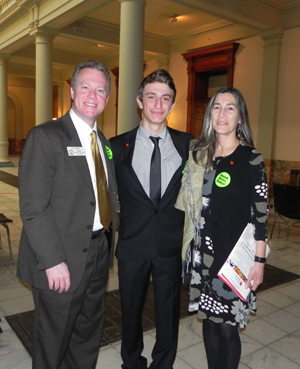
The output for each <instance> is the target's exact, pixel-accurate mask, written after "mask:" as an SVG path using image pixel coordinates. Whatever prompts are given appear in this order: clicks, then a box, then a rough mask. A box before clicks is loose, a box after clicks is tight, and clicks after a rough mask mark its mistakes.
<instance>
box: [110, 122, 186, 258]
mask: <svg viewBox="0 0 300 369" xmlns="http://www.w3.org/2000/svg"><path fill="white" fill-rule="evenodd" d="M137 129H138V128H135V129H133V130H132V131H130V132H127V133H124V134H122V135H120V136H117V137H114V138H112V139H111V140H110V141H111V145H112V149H113V156H114V161H115V168H116V176H117V183H118V194H119V200H120V205H121V211H120V229H119V239H118V244H117V251H116V256H117V258H118V259H120V260H147V259H152V258H154V257H156V256H157V255H159V256H162V257H170V256H174V255H179V254H180V253H181V248H182V234H183V222H184V213H183V212H182V211H180V210H177V209H175V208H174V203H175V201H176V198H177V195H178V191H179V188H180V185H181V177H182V172H183V169H184V166H185V162H186V160H187V159H188V150H189V142H190V140H191V139H192V136H191V135H190V134H188V133H184V132H179V131H176V130H174V129H171V128H167V129H168V131H169V133H170V135H171V138H172V140H173V143H174V145H175V147H176V149H177V151H178V153H179V155H180V156H181V158H182V163H181V166H180V167H179V168H178V169H177V171H176V172H175V174H174V176H173V177H172V179H171V181H170V183H169V185H168V187H167V189H166V191H165V193H164V195H163V197H162V198H161V200H160V202H159V205H158V208H157V209H156V208H155V206H154V204H153V203H152V201H151V200H150V199H149V197H148V195H147V194H146V193H145V191H144V189H143V187H142V185H141V183H140V181H139V179H138V178H137V175H136V173H135V171H134V169H133V167H132V157H133V152H134V146H135V140H136V134H137Z"/></svg>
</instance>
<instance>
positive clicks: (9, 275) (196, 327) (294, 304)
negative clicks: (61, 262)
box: [0, 158, 300, 369]
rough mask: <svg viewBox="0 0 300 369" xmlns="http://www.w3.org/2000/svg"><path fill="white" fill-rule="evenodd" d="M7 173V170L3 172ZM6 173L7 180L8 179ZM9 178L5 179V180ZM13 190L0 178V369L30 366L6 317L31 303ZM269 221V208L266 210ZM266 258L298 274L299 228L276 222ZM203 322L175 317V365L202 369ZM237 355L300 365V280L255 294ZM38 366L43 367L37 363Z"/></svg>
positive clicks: (109, 360) (272, 364)
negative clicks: (21, 265) (19, 263)
mask: <svg viewBox="0 0 300 369" xmlns="http://www.w3.org/2000/svg"><path fill="white" fill-rule="evenodd" d="M11 160H12V161H13V162H14V163H15V166H14V167H11V168H0V169H1V170H2V171H4V172H5V173H8V174H11V175H13V176H16V175H17V173H18V158H11ZM8 177H10V176H7V178H8ZM12 179H13V178H12V177H10V178H8V180H12ZM8 180H7V181H6V182H8ZM18 202H19V197H18V190H17V188H16V187H15V186H14V185H13V182H9V183H5V182H3V181H1V180H0V213H4V214H5V215H6V216H7V217H8V218H10V219H13V223H12V224H11V225H10V230H11V240H12V248H13V256H14V261H13V262H12V263H11V262H10V261H9V256H8V248H7V240H6V234H5V229H4V228H3V227H1V229H0V231H1V236H2V241H3V248H2V250H1V249H0V318H1V319H2V322H1V323H0V324H1V327H2V329H3V333H2V334H0V369H30V368H31V357H30V355H29V354H28V352H27V351H26V349H25V348H24V347H23V345H22V344H21V342H20V341H19V339H18V338H17V336H16V335H15V333H14V332H13V331H12V329H11V328H10V326H9V324H8V323H7V322H6V320H5V318H4V317H5V316H8V315H13V314H17V313H21V312H25V311H29V310H32V309H33V302H32V297H31V292H30V290H29V289H28V288H27V286H25V285H23V284H21V283H20V282H19V280H18V279H17V277H16V260H17V254H18V243H19V239H20V231H21V227H22V222H21V220H20V217H19V204H18ZM270 221H272V214H271V215H270ZM270 246H271V250H272V251H271V254H270V256H269V258H268V264H270V265H273V266H275V267H278V268H281V269H284V270H288V271H290V272H293V273H296V274H298V275H300V229H298V228H291V230H290V234H289V236H287V235H286V230H285V228H284V227H283V226H282V227H281V233H280V234H278V226H276V230H275V233H274V236H273V239H272V241H270ZM117 288H118V280H117V270H116V267H115V268H114V269H113V270H111V272H110V277H109V285H108V290H110V291H113V290H116V289H117ZM201 331H202V325H201V322H199V321H198V320H197V319H196V318H195V316H194V315H192V316H188V317H185V318H183V319H181V321H180V330H179V346H178V352H177V357H176V361H175V364H174V369H192V368H195V369H206V368H207V364H206V358H205V351H204V346H203V339H202V332H201ZM241 340H242V358H241V363H240V366H239V369H249V368H251V369H283V368H284V369H296V368H298V369H299V368H300V349H299V348H300V280H299V279H298V280H296V281H293V282H290V283H287V284H284V285H280V286H277V287H273V288H271V289H269V290H267V291H263V292H260V293H259V294H258V312H257V315H256V316H255V317H251V321H250V324H249V325H248V326H247V328H246V329H245V330H243V331H242V332H241ZM154 342H155V330H154V329H152V330H149V331H147V332H145V334H144V343H145V349H144V355H145V356H146V357H147V358H148V359H149V361H150V360H151V350H152V347H153V344H154ZM120 366H121V358H120V341H116V342H114V343H111V344H109V345H107V346H105V347H103V348H101V350H100V353H99V359H98V364H97V369H109V368H114V369H117V368H120ZM41 369H42V368H41Z"/></svg>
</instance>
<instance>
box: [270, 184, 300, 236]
mask: <svg viewBox="0 0 300 369" xmlns="http://www.w3.org/2000/svg"><path fill="white" fill-rule="evenodd" d="M272 190H273V194H272V195H273V203H274V211H275V217H274V221H273V225H272V230H271V235H270V239H271V238H272V235H273V230H274V227H275V224H276V223H282V224H286V225H287V227H288V228H287V235H289V228H290V226H295V227H299V228H300V225H298V224H299V223H300V187H299V186H290V185H286V184H279V183H273V184H272Z"/></svg>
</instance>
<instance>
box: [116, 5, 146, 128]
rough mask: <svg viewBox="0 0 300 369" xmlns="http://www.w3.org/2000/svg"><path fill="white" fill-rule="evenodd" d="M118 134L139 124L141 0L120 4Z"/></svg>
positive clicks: (142, 64)
mask: <svg viewBox="0 0 300 369" xmlns="http://www.w3.org/2000/svg"><path fill="white" fill-rule="evenodd" d="M120 3H121V22H120V59H119V98H118V130H117V131H118V134H120V133H123V132H125V131H128V130H130V129H132V128H134V127H136V126H137V125H138V124H139V121H140V116H139V110H138V106H137V103H136V96H137V89H138V87H139V84H140V83H141V81H142V79H143V68H144V61H143V55H144V17H145V4H146V2H145V0H120Z"/></svg>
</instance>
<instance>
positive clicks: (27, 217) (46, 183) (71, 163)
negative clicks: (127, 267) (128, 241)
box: [17, 113, 117, 292]
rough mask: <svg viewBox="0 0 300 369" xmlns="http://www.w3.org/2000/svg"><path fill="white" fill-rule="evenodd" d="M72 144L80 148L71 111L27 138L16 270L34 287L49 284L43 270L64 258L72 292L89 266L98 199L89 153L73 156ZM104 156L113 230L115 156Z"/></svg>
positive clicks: (20, 176)
mask: <svg viewBox="0 0 300 369" xmlns="http://www.w3.org/2000/svg"><path fill="white" fill-rule="evenodd" d="M98 135H99V138H100V141H101V143H102V146H103V149H104V153H105V152H106V149H105V146H107V147H110V144H109V142H108V141H107V140H106V139H105V137H104V136H103V134H102V133H101V132H100V131H98ZM68 147H81V142H80V139H79V136H78V134H77V131H76V129H75V126H74V124H73V122H72V120H71V117H70V115H69V113H67V114H66V115H64V116H63V117H62V118H60V119H58V120H57V121H51V122H47V123H44V124H41V125H39V126H37V127H35V128H33V129H32V130H31V131H30V133H29V134H28V137H27V139H26V144H25V147H24V150H23V153H22V156H21V159H20V169H19V191H20V212H21V218H22V221H23V230H22V235H21V240H20V248H19V258H18V268H17V275H18V277H19V278H21V279H22V280H24V281H25V282H27V283H29V284H31V285H32V286H34V287H36V288H40V289H48V281H47V277H46V273H45V269H47V268H50V267H53V266H55V265H57V264H60V263H62V262H66V263H67V265H68V268H69V271H70V275H71V287H70V290H69V292H72V291H74V290H75V289H76V288H77V287H78V285H79V283H80V281H81V279H82V276H83V273H84V270H85V266H86V259H87V249H88V247H89V244H90V241H91V234H92V231H93V221H94V214H95V205H96V201H95V194H94V190H93V185H92V181H91V177H90V172H89V168H88V164H87V161H86V158H85V156H71V155H69V154H68V150H67V148H68ZM105 157H106V165H107V170H108V181H109V194H110V200H111V205H112V210H113V223H112V224H113V231H112V234H114V231H115V225H116V207H117V205H116V202H117V201H116V196H117V195H116V193H117V187H116V181H115V172H114V165H113V160H111V159H109V158H108V155H106V156H105ZM100 201H101V200H100ZM111 242H112V245H111V255H110V261H111V266H112V261H113V239H112V240H111Z"/></svg>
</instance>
